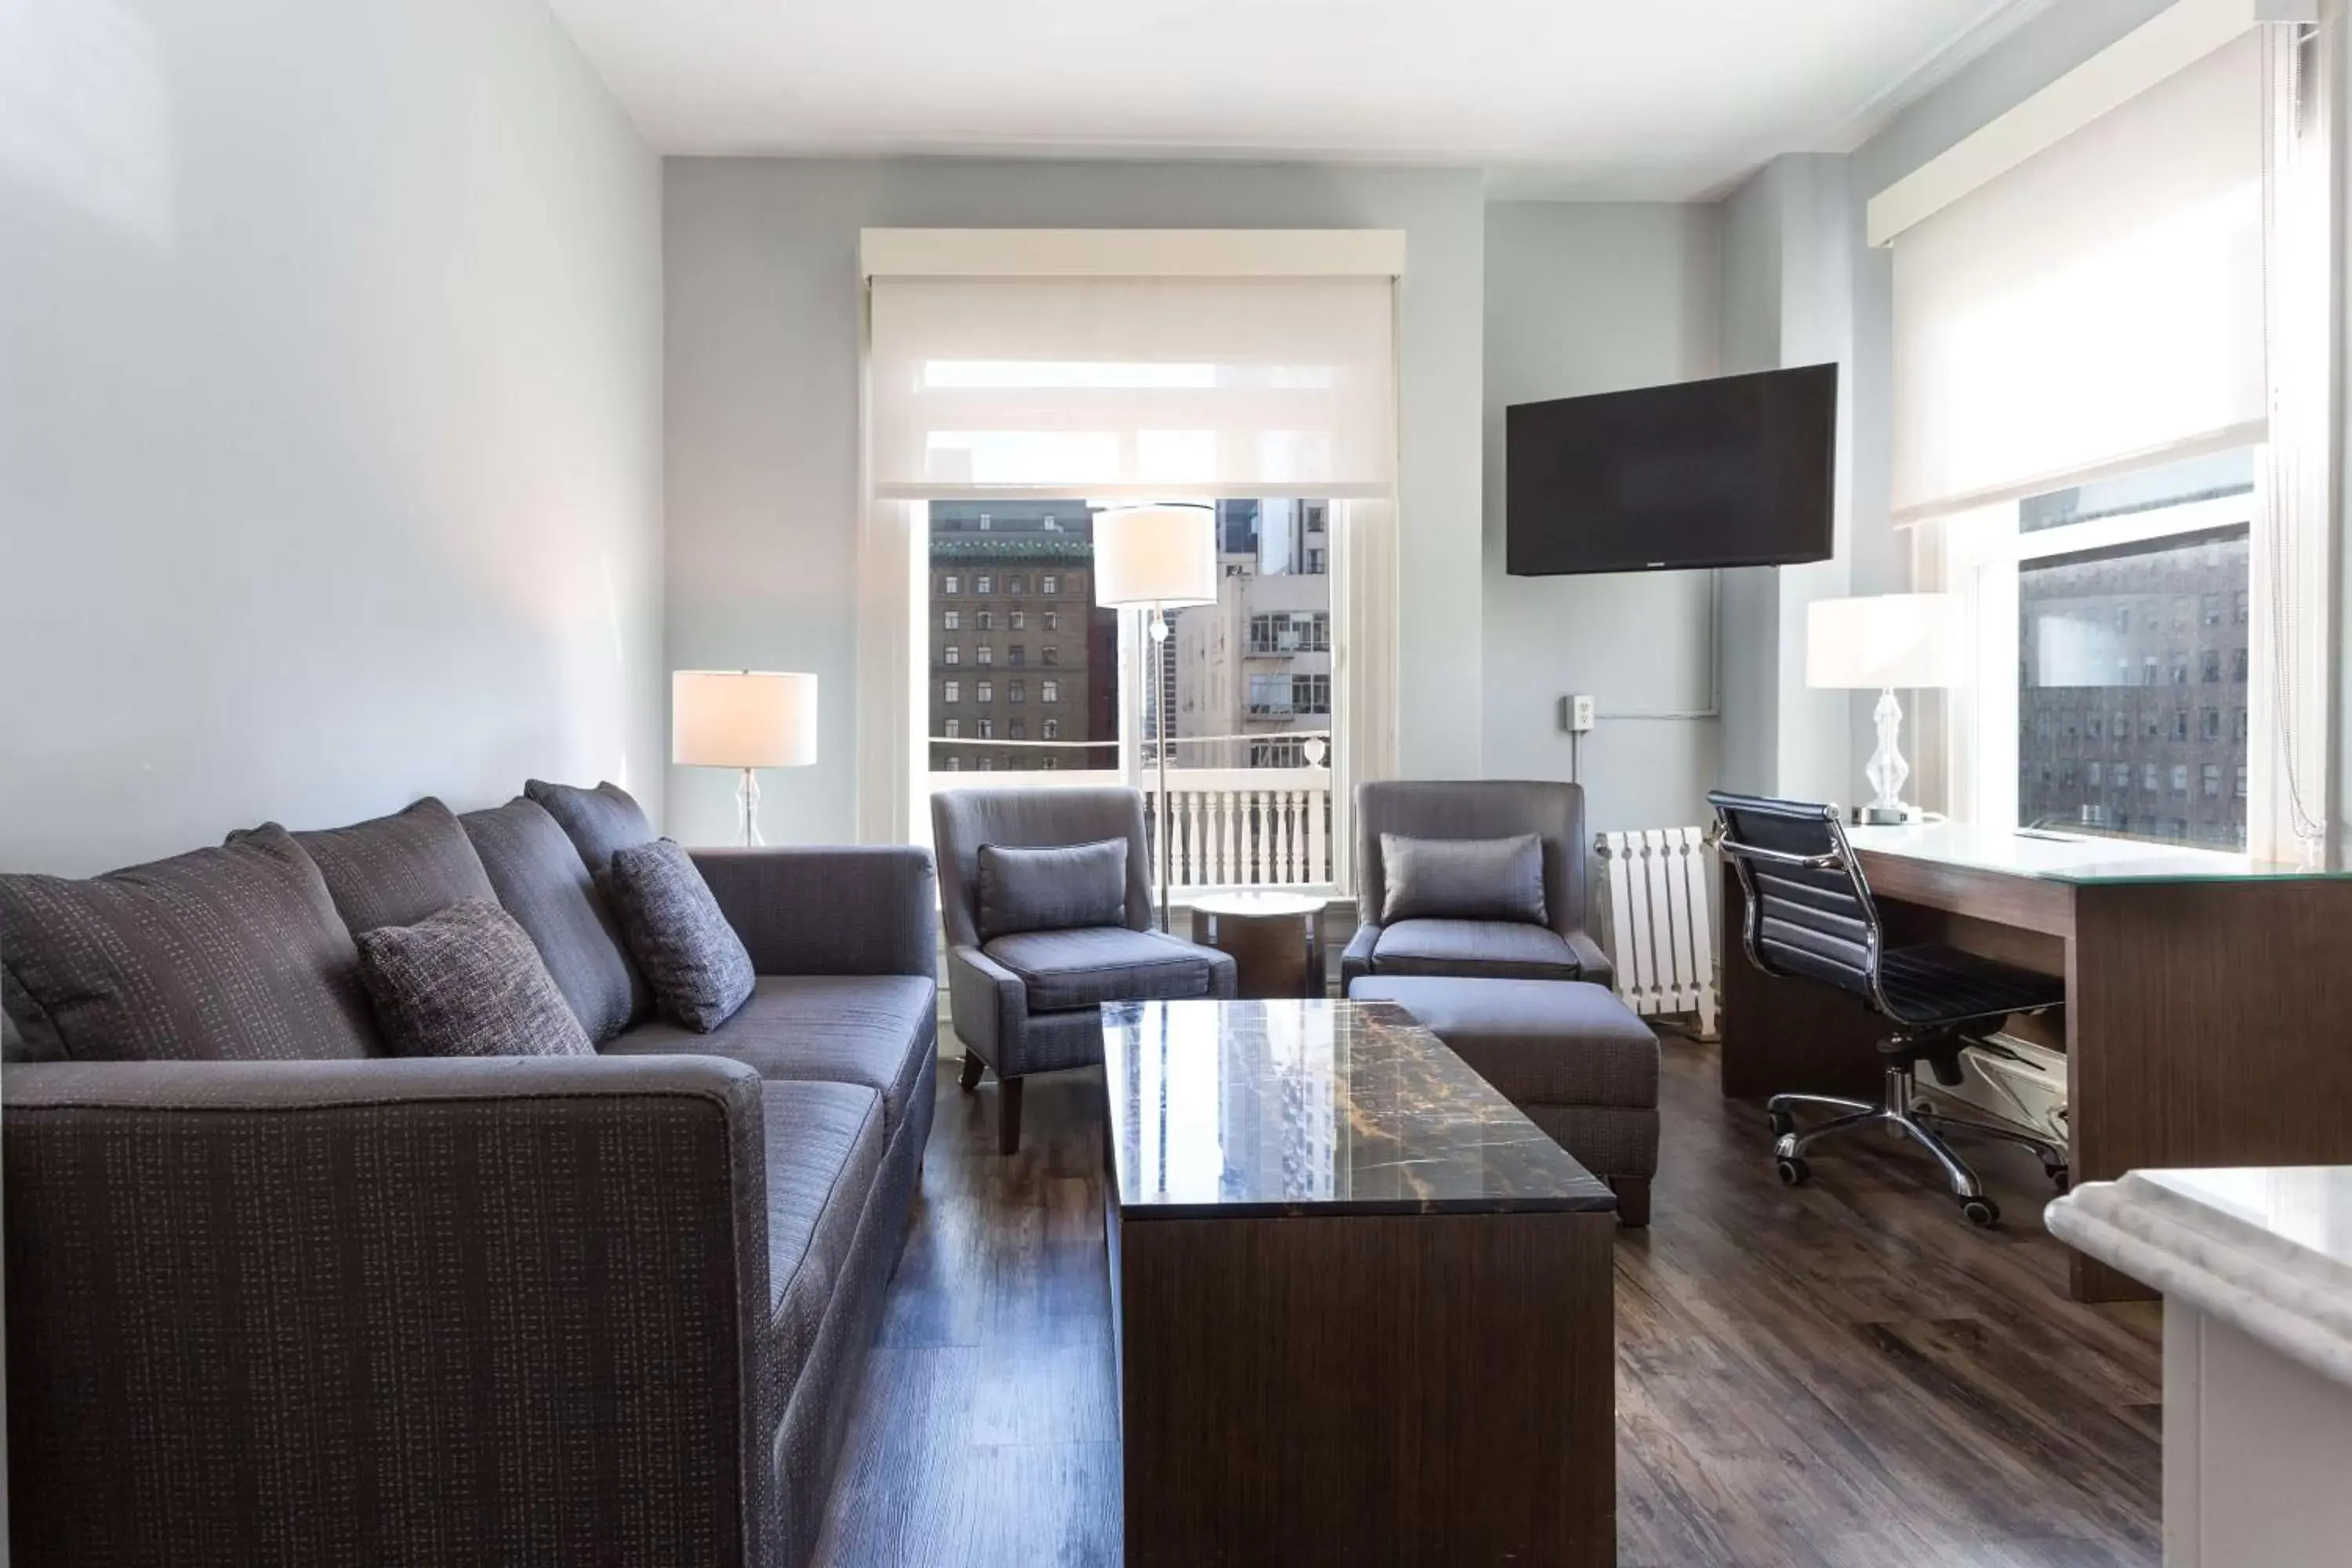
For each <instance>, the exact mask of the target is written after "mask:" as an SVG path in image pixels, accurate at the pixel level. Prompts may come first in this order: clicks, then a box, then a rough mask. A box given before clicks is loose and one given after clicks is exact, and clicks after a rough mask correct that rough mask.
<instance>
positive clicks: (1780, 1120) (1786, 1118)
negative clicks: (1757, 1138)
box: [1769, 1110, 1797, 1138]
mask: <svg viewBox="0 0 2352 1568" xmlns="http://www.w3.org/2000/svg"><path fill="white" fill-rule="evenodd" d="M1769 1116H1770V1118H1771V1121H1772V1136H1773V1137H1775V1138H1786V1137H1787V1136H1788V1135H1789V1134H1790V1133H1791V1132H1794V1131H1796V1130H1797V1119H1796V1118H1795V1117H1793V1116H1791V1115H1790V1114H1789V1113H1788V1112H1787V1111H1785V1110H1775V1111H1771V1112H1769Z"/></svg>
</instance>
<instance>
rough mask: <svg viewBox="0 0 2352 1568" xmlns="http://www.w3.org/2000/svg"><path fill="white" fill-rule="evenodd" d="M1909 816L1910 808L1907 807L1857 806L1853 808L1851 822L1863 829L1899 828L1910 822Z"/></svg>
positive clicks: (1910, 814) (1910, 813)
mask: <svg viewBox="0 0 2352 1568" xmlns="http://www.w3.org/2000/svg"><path fill="white" fill-rule="evenodd" d="M1911 816H1912V812H1911V808H1910V807H1909V806H1907V805H1857V806H1855V807H1854V808H1853V820H1854V822H1855V823H1856V825H1858V826H1863V827H1900V826H1903V825H1904V824H1905V823H1906V822H1908V821H1910V820H1911Z"/></svg>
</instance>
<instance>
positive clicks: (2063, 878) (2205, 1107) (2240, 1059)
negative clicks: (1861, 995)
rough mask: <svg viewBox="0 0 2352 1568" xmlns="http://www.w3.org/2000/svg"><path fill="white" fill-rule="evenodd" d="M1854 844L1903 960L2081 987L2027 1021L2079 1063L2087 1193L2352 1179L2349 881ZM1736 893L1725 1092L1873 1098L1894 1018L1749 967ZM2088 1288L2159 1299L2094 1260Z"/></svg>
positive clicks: (1726, 996)
mask: <svg viewBox="0 0 2352 1568" xmlns="http://www.w3.org/2000/svg"><path fill="white" fill-rule="evenodd" d="M1848 835H1849V837H1851V838H1852V840H1853V845H1854V847H1855V849H1856V850H1857V851H1858V852H1859V854H1860V856H1861V859H1862V866H1863V874H1864V877H1865V878H1866V879H1868V881H1869V883H1870V889H1871V893H1872V895H1873V896H1874V899H1875V900H1877V903H1878V907H1879V913H1880V918H1881V921H1882V923H1883V925H1884V926H1885V937H1886V942H1887V945H1889V946H1890V947H1900V946H1905V945H1907V944H1909V943H1912V942H1944V943H1948V944H1949V945H1951V946H1953V947H1958V948H1964V949H1966V950H1968V951H1969V952H1979V953H1983V954H1985V955H1987V956H1989V957H1994V958H2000V959H2005V960H2007V961H2008V962H2010V963H2018V964H2021V965H2023V966H2025V967H2027V968H2029V969H2035V970H2039V971H2041V972H2042V973H2047V974H2060V975H2063V976H2065V979H2066V1006H2065V1009H2064V1011H2063V1014H2062V1015H2058V1016H2049V1017H2044V1018H2042V1019H2038V1020H2016V1021H2014V1022H2015V1026H2016V1028H2017V1032H2018V1033H2020V1034H2022V1035H2026V1036H2029V1037H2034V1038H2037V1039H2041V1040H2042V1041H2044V1042H2045V1043H2047V1044H2050V1045H2052V1046H2055V1047H2062V1048H2063V1049H2064V1050H2065V1052H2066V1059H2067V1070H2066V1080H2067V1097H2068V1111H2067V1114H2068V1122H2069V1129H2070V1133H2071V1143H2072V1148H2071V1150H2070V1163H2071V1166H2072V1170H2073V1173H2074V1180H2075V1181H2076V1182H2077V1183H2081V1182H2100V1181H2112V1180H2114V1179H2115V1178H2116V1177H2118V1176H2120V1175H2122V1174H2123V1173H2125V1172H2126V1171H2129V1170H2136V1169H2149V1168H2158V1167H2166V1168H2178V1167H2183V1166H2210V1165H2301V1164H2344V1163H2352V877H2347V876H2345V875H2342V874H2337V875H2335V876H2329V875H2326V874H2311V875H2305V874H2299V873H2294V872H2289V871H2286V870H2284V868H2275V867H2263V866H2261V865H2259V864H2255V863H2250V862H2249V861H2248V860H2247V859H2246V858H2245V857H2244V856H2242V855H2222V854H2218V853H2214V852H2211V851H2203V850H2177V849H2164V848H2160V847H2155V846H2147V845H2135V844H2126V843H2121V842H2118V841H2115V840H2104V839H2069V840H2063V841H2062V840H2051V839H2038V838H2021V837H2019V836H2017V835H2014V834H2011V833H2008V832H2007V831H2005V830H1993V829H1983V828H1975V827H1971V826H1968V825H1965V824H1942V825H1937V826H1922V827H1895V828H1884V827H1882V828H1869V827H1854V828H1850V829H1848ZM1722 880H1723V900H1722V910H1723V931H1722V948H1721V952H1722V953H1723V963H1722V980H1721V986H1720V989H1721V1004H1722V1020H1721V1026H1722V1030H1723V1092H1724V1093H1725V1094H1727V1095H1729V1096H1734V1097H1737V1098H1739V1099H1760V1098H1763V1097H1764V1096H1767V1095H1770V1094H1777V1093H1781V1092H1802V1091H1807V1090H1811V1091H1813V1092H1816V1093H1824V1094H1841V1095H1850V1096H1853V1097H1854V1098H1856V1099H1863V1100H1876V1099H1877V1098H1878V1096H1879V1092H1880V1089H1881V1084H1880V1067H1879V1060H1878V1056H1877V1053H1876V1051H1875V1049H1874V1046H1875V1043H1876V1042H1877V1040H1878V1039H1879V1038H1881V1037H1883V1036H1884V1035H1885V1032H1886V1030H1885V1023H1884V1021H1883V1020H1881V1019H1879V1018H1877V1017H1875V1016H1873V1015H1872V1014H1871V1013H1869V1012H1868V1011H1867V1010H1866V1009H1864V1007H1863V1006H1862V1005H1861V1004H1860V1003H1859V1002H1857V1001H1855V1000H1853V998H1851V997H1848V996H1846V995H1843V994H1841V993H1839V992H1836V991H1834V990H1832V989H1831V988H1830V987H1828V986H1825V985H1821V984H1814V983H1812V982H1811V981H1804V980H1782V979H1775V978H1774V977H1772V976H1770V975H1768V974H1765V973H1762V972H1761V971H1759V969H1757V968H1756V967H1755V966H1754V965H1753V964H1752V963H1749V962H1748V955H1747V950H1746V948H1745V946H1744V945H1743V943H1742V941H1741V937H1740V925H1741V921H1742V920H1743V919H1744V918H1745V915H1746V909H1747V905H1746V900H1745V899H1744V897H1743V896H1742V895H1741V892H1740V889H1739V879H1738V876H1737V874H1736V873H1734V871H1733V870H1732V868H1730V866H1729V865H1728V864H1727V865H1726V866H1725V867H1724V868H1723V878H1722ZM1963 1152H1965V1150H1964V1151H1963ZM2073 1290H2074V1298H2075V1300H2085V1301H2105V1300H2127V1299H2139V1298H2146V1297H2149V1296H2152V1295H2153V1294H2154V1292H2153V1291H2150V1290H2148V1289H2146V1288H2145V1287H2143V1286H2141V1285H2140V1284H2139V1283H2138V1282H2137V1281H2136V1280H2133V1279H2129V1278H2128V1277H2126V1276H2125V1275H2122V1274H2119V1273H2117V1272H2116V1271H2115V1270H2113V1269H2111V1268H2107V1267H2106V1266H2105V1265H2104V1264H2100V1263H2095V1262H2094V1261H2092V1260H2091V1259H2089V1258H2084V1257H2082V1256H2080V1255H2079V1254H2078V1255H2077V1256H2076V1257H2075V1258H2074V1277H2073Z"/></svg>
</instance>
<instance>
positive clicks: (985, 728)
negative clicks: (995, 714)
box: [973, 719, 996, 768]
mask: <svg viewBox="0 0 2352 1568" xmlns="http://www.w3.org/2000/svg"><path fill="white" fill-rule="evenodd" d="M973 733H975V734H977V735H978V736H979V737H980V738H981V739H982V740H983V741H993V740H994V739H996V721H995V720H993V719H982V720H981V721H979V723H977V724H976V725H974V726H973ZM980 765H981V766H982V767H983V768H984V767H986V766H988V759H987V758H985V757H982V759H981V760H980Z"/></svg>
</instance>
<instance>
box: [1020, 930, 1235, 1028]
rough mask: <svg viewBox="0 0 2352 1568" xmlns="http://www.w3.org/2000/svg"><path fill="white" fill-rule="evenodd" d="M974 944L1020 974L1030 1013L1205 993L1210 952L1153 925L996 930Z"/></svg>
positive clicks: (1208, 988)
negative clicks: (1006, 932)
mask: <svg viewBox="0 0 2352 1568" xmlns="http://www.w3.org/2000/svg"><path fill="white" fill-rule="evenodd" d="M981 951H982V952H984V953H986V954H988V956H989V957H991V958H992V959H994V960H996V962H997V963H1001V964H1003V965H1004V967H1005V968H1007V969H1009V970H1011V971H1013V973H1015V974H1017V975H1019V976H1020V977H1021V983H1022V984H1023V985H1024V986H1025V987H1027V988H1028V992H1029V1011H1031V1012H1032V1013H1065V1012H1070V1011H1074V1010H1076V1009H1077V1008H1080V1007H1096V1006H1099V1005H1102V1004H1103V1003H1105V1002H1168V1001H1177V1000H1181V999H1182V998H1184V997H1187V996H1206V995H1209V994H1211V993H1212V991H1213V979H1212V976H1213V973H1214V968H1213V966H1214V964H1215V962H1216V960H1215V958H1214V957H1213V955H1212V954H1211V953H1210V952H1208V950H1207V949H1205V948H1200V947H1195V946H1193V945H1192V943H1191V942H1180V941H1178V940H1177V939H1176V938H1174V937H1172V936H1168V935H1165V934H1163V933H1162V932H1160V931H1129V930H1128V929H1127V928H1126V927H1124V926H1090V927H1088V928H1087V929H1086V930H1084V931H1029V932H1025V933H1024V934H1022V935H1019V936H1001V937H998V938H997V939H996V940H995V941H994V942H986V943H983V944H982V947H981Z"/></svg>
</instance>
